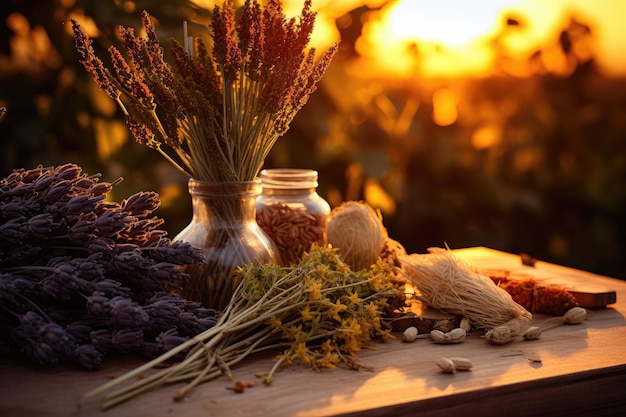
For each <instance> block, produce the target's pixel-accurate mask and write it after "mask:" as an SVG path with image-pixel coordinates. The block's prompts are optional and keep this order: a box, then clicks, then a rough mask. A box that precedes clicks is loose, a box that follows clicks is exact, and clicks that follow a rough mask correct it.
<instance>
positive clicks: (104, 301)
mask: <svg viewBox="0 0 626 417" xmlns="http://www.w3.org/2000/svg"><path fill="white" fill-rule="evenodd" d="M86 308H87V314H89V315H91V316H94V317H108V316H109V315H110V312H111V300H110V299H109V298H108V297H107V296H105V295H104V294H103V293H101V292H94V293H93V294H92V295H90V296H89V297H87V303H86Z"/></svg>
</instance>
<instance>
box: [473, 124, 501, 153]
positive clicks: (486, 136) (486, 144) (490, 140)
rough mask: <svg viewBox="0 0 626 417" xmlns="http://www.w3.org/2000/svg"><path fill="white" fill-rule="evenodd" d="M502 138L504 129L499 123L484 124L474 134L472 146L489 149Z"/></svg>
mask: <svg viewBox="0 0 626 417" xmlns="http://www.w3.org/2000/svg"><path fill="white" fill-rule="evenodd" d="M501 138H502V129H501V128H500V127H499V126H497V125H487V126H482V127H480V128H478V129H476V131H474V133H473V134H472V138H471V141H472V146H473V147H474V148H475V149H487V148H490V147H492V146H495V145H497V144H498V143H499V142H500V139H501Z"/></svg>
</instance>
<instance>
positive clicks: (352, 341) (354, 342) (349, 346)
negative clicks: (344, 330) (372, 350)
mask: <svg viewBox="0 0 626 417" xmlns="http://www.w3.org/2000/svg"><path fill="white" fill-rule="evenodd" d="M341 350H342V351H344V352H346V353H355V352H358V351H360V350H361V343H360V342H359V341H358V339H357V338H356V337H347V338H346V339H345V340H344V344H343V346H341Z"/></svg>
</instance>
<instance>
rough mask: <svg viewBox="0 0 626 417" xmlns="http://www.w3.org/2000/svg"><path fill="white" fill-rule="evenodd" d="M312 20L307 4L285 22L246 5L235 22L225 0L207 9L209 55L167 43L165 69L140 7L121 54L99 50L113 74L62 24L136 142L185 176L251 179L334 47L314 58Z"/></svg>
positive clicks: (123, 33) (275, 12) (274, 6)
mask: <svg viewBox="0 0 626 417" xmlns="http://www.w3.org/2000/svg"><path fill="white" fill-rule="evenodd" d="M315 18H316V14H315V13H314V12H313V11H312V10H311V1H310V0H306V1H305V2H304V6H303V9H302V12H301V15H300V17H299V19H295V18H292V19H287V18H286V16H285V15H284V13H283V10H282V4H281V1H280V0H269V1H268V2H267V5H266V6H265V8H261V6H260V4H259V2H258V1H257V0H246V2H245V4H244V7H243V9H242V10H241V12H240V13H238V14H237V17H236V11H235V7H234V4H233V1H232V0H226V1H225V2H224V5H223V7H219V6H216V7H215V8H214V10H213V16H212V21H211V25H210V28H211V32H212V38H213V39H212V40H213V42H212V45H213V48H212V50H211V51H210V50H209V49H208V48H207V46H206V45H205V43H204V42H203V41H202V40H201V39H195V40H193V42H190V43H191V45H190V46H188V47H184V46H182V45H181V44H180V43H179V42H177V41H176V40H173V39H170V44H171V51H170V52H171V56H172V60H173V65H170V64H168V63H167V62H166V61H165V59H164V53H163V49H162V48H161V46H160V44H159V41H158V39H157V36H156V33H155V28H154V25H153V23H152V21H151V19H150V16H149V15H148V13H147V12H145V11H144V12H143V14H142V19H141V20H142V24H143V26H144V29H145V32H146V35H147V36H146V38H145V39H144V38H140V37H138V36H136V35H135V33H134V30H133V28H127V27H122V28H120V32H119V34H120V38H121V39H122V40H123V42H124V44H125V52H126V54H125V55H124V54H122V52H120V51H119V50H118V49H117V48H115V47H110V48H109V53H110V55H111V62H112V64H113V68H114V71H110V70H109V69H108V68H106V67H105V66H104V64H103V62H102V61H101V60H100V59H99V58H98V57H97V56H96V55H95V53H94V49H93V47H92V41H91V39H89V38H88V37H87V35H85V33H83V32H82V31H81V29H80V26H79V24H78V23H77V22H76V21H75V20H72V26H73V30H74V39H75V43H76V49H77V50H78V52H79V53H80V54H81V62H82V64H83V65H84V67H85V69H86V70H87V71H89V72H90V73H91V74H92V76H93V78H94V80H95V81H96V83H97V84H98V85H99V86H100V88H102V90H103V91H105V92H106V93H107V94H108V95H109V97H111V98H112V99H114V100H116V101H117V103H118V104H119V106H120V107H121V109H122V110H123V111H124V114H125V115H126V123H127V126H128V128H129V129H130V131H131V132H132V133H133V135H134V136H135V138H136V140H137V141H138V142H140V143H142V144H145V145H147V146H148V147H150V148H154V149H156V150H158V151H159V152H160V153H161V154H162V155H163V156H164V157H165V158H167V159H168V160H169V161H170V162H171V163H173V164H174V165H175V166H176V167H177V168H179V169H180V170H181V171H183V172H184V173H186V174H187V175H188V176H190V177H193V178H196V179H199V180H208V181H252V180H254V179H255V178H256V177H257V175H258V173H259V171H260V170H261V168H262V166H263V163H264V161H265V158H266V157H267V155H268V154H269V152H270V150H271V149H272V147H273V146H274V143H275V142H276V140H277V139H278V138H279V137H280V136H282V135H283V134H284V133H285V132H286V131H287V129H288V128H289V125H290V123H291V121H292V119H293V118H294V117H295V115H296V113H297V112H298V111H299V110H300V109H301V108H302V107H303V106H304V105H305V104H306V102H307V100H308V98H309V96H310V95H311V94H312V93H313V92H314V91H315V89H316V88H317V83H318V82H319V81H320V80H321V78H322V76H323V75H324V73H325V71H326V69H327V67H328V66H329V65H330V61H331V59H332V57H333V55H334V54H335V52H336V51H337V45H334V46H333V47H331V48H330V49H329V50H327V51H326V52H325V53H324V54H322V56H321V58H320V59H319V60H318V61H317V62H316V61H315V54H316V50H315V48H309V49H307V46H308V43H309V40H310V35H311V32H312V31H313V26H314V23H315ZM185 41H186V42H185V45H187V36H186V34H185Z"/></svg>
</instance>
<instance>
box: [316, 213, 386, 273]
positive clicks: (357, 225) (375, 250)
mask: <svg viewBox="0 0 626 417" xmlns="http://www.w3.org/2000/svg"><path fill="white" fill-rule="evenodd" d="M326 238H327V240H328V243H330V244H331V245H332V246H333V247H334V248H337V250H338V251H339V254H340V255H341V259H342V260H343V261H344V262H345V263H346V264H348V265H349V266H350V268H351V269H352V270H353V271H360V270H361V269H364V268H369V267H370V266H371V265H372V264H374V263H376V261H377V259H378V257H379V256H380V254H381V253H382V251H383V249H384V246H385V241H386V240H387V229H385V227H384V226H383V222H382V216H381V214H380V212H379V211H377V210H374V209H373V208H372V207H371V206H370V205H368V204H367V203H365V202H360V201H348V202H344V203H342V204H341V205H340V206H337V207H336V208H334V209H333V210H332V212H331V213H330V217H329V219H328V225H327V229H326Z"/></svg>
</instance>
